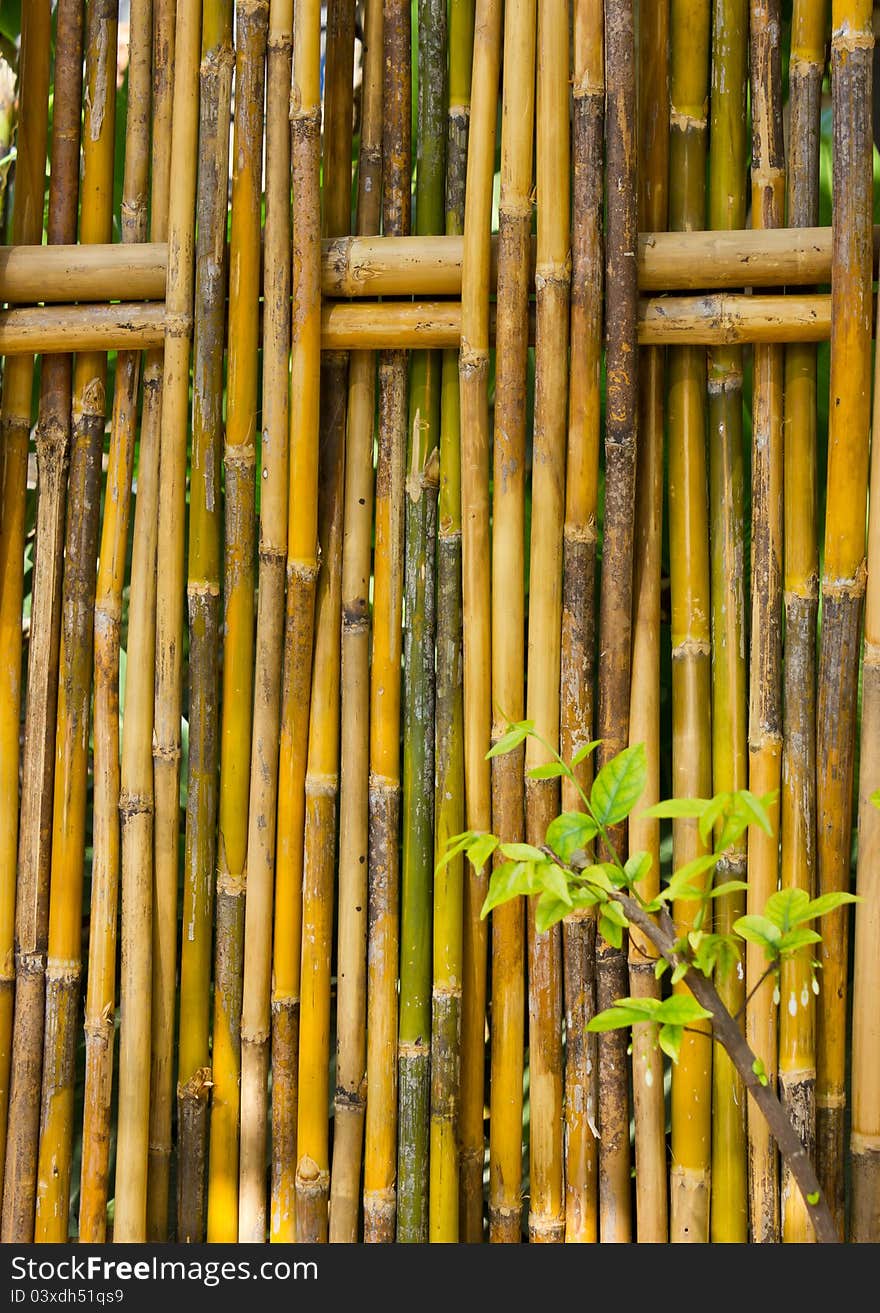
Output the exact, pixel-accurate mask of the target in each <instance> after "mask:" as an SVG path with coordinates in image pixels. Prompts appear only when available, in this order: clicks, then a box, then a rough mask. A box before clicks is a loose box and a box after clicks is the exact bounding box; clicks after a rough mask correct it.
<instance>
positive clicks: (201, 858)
mask: <svg viewBox="0 0 880 1313" xmlns="http://www.w3.org/2000/svg"><path fill="white" fill-rule="evenodd" d="M233 62H234V57H233V52H232V0H223V3H222V4H214V5H207V6H205V7H203V11H202V61H201V67H200V70H199V176H198V195H197V198H196V214H197V239H196V265H195V279H196V281H195V307H196V312H195V323H194V342H193V420H192V428H193V435H192V458H191V474H190V496H189V561H188V577H187V606H188V613H189V665H190V686H189V771H188V779H187V796H186V838H185V848H184V871H183V927H184V929H183V932H182V934H181V941H180V1029H179V1043H178V1075H177V1124H178V1163H177V1239H178V1240H179V1241H182V1242H191V1241H195V1242H197V1243H200V1242H202V1241H203V1240H204V1238H205V1204H206V1201H205V1165H206V1154H207V1136H208V1096H209V1091H210V1088H211V1083H210V1082H211V1057H210V1052H209V1040H208V1031H209V1024H210V1021H209V1017H210V990H211V932H212V921H213V917H212V910H213V903H214V898H213V893H214V872H215V867H216V860H217V844H216V823H217V765H218V755H219V754H218V735H217V719H218V710H219V695H220V680H219V655H220V642H221V640H220V561H221V550H222V548H221V536H222V524H221V516H222V512H221V506H220V436H221V433H222V428H223V337H224V328H225V326H226V274H227V269H226V234H227V219H228V213H227V212H228V193H229V109H230V102H231V95H232V68H233ZM286 101H287V97H286V96H285V105H286Z"/></svg>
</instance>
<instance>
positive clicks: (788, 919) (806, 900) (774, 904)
mask: <svg viewBox="0 0 880 1313" xmlns="http://www.w3.org/2000/svg"><path fill="white" fill-rule="evenodd" d="M809 906H810V895H809V894H808V893H807V891H806V889H780V890H778V891H777V892H776V893H775V894H771V895H770V897H769V898H768V899H767V901H766V903H765V904H764V915H765V916H767V917H769V918H770V920H771V921H772V922H773V924H774V925H777V926H779V929H780V930H782V931H786V930H789V929H790V928H791V927H792V926H794V925H797V924H798V922H799V921H800V920H801V919H802V917H803V913H804V912H805V911H806V909H807V908H808V907H809Z"/></svg>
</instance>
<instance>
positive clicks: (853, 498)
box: [816, 0, 873, 1235]
mask: <svg viewBox="0 0 880 1313" xmlns="http://www.w3.org/2000/svg"><path fill="white" fill-rule="evenodd" d="M871 16H872V6H871V5H870V4H869V3H867V0H851V2H850V3H846V0H834V2H833V3H832V8H831V23H832V41H831V94H832V124H833V136H834V142H833V144H834V152H833V183H834V210H833V214H832V220H833V225H832V239H833V251H832V278H831V288H832V290H831V401H830V406H829V427H828V472H827V484H826V486H827V499H826V515H825V552H824V561H823V569H822V633H821V636H820V647H819V683H818V704H817V710H816V716H817V727H816V742H817V744H819V745H821V758H820V760H819V763H818V779H817V795H816V806H817V833H818V840H819V841H818V847H817V857H818V882H819V892H820V893H823V894H824V893H829V892H833V891H835V890H840V889H847V888H848V887H849V883H850V846H851V820H852V772H853V753H854V748H855V727H856V710H857V701H858V698H857V692H858V642H859V626H860V621H861V609H862V597H863V595H864V590H865V566H864V557H865V500H866V491H867V478H868V435H869V421H870V409H869V408H870V395H871V379H870V355H871V299H870V290H871V264H870V252H871V247H870V235H869V227H870V223H871V195H872V183H871V122H870V119H871V116H870V113H869V107H870V104H871V78H872V64H871V51H872V46H873V35H872V30H871ZM848 928H849V918H848V914H847V908H846V907H843V908H840V909H838V910H837V911H836V912H832V913H831V915H830V916H829V917H828V918H827V919H826V920H825V921H824V924H823V927H822V944H821V946H820V947H819V961H820V962H821V964H822V971H821V975H820V988H821V993H820V995H819V1006H818V1026H817V1033H816V1146H817V1164H816V1165H817V1169H818V1176H819V1181H820V1183H821V1185H822V1188H823V1190H824V1191H825V1193H826V1195H827V1196H828V1203H829V1206H830V1207H831V1209H832V1212H833V1213H834V1214H835V1218H836V1220H837V1222H838V1225H839V1227H840V1229H841V1235H842V1234H843V1220H844V1219H843V1211H844V1210H843V1204H844V1176H843V1161H844V1139H843V1137H844V1109H845V1104H846V1083H845V1072H846V1012H847V993H848V988H847V965H848V960H847V944H848Z"/></svg>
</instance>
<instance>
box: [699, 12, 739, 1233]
mask: <svg viewBox="0 0 880 1313" xmlns="http://www.w3.org/2000/svg"><path fill="white" fill-rule="evenodd" d="M747 85H748V0H715V5H714V9H713V22H712V97H711V122H710V128H709V142H710V148H709V223H710V225H711V226H712V228H714V229H716V230H721V229H724V228H741V227H742V225H743V223H744V222H745V215H746V199H747V198H746V187H745V176H746V174H745V171H746V156H747V140H746V134H747V126H748V117H747V112H746V94H747ZM708 368H709V525H710V543H711V553H712V573H711V591H712V788H713V790H714V791H715V792H716V793H721V792H729V791H731V790H735V789H743V788H745V786H746V780H747V761H748V743H747V733H748V732H747V724H746V699H747V683H746V660H745V654H746V650H747V644H746V611H745V596H746V580H745V486H744V481H743V480H744V475H743V431H742V413H743V405H742V383H743V362H742V352H741V351H740V350H739V349H738V348H735V347H733V348H724V347H722V348H715V349H714V350H712V351H710V352H709V362H708ZM717 871H718V875H717V877H716V878H717V880H718V881H719V882H720V881H723V880H745V878H746V844H745V841H744V840H741V841H740V843H739V844H738V845H737V846H736V847H735V848H733V849H732V850H731V851H730V852H729V853H727V854H726V855H725V856H724V857H723V858H722V859H721V861H720V862H719V863H718V867H717ZM744 911H745V900H744V898H743V897H742V895H741V894H738V893H736V892H733V893H731V894H727V895H725V896H724V897H722V898H718V899H716V900H715V913H714V914H715V924H716V927H717V929H718V932H719V933H722V934H729V933H730V931H731V928H732V926H733V923H734V921H735V920H736V919H737V918H738V917H739V916H741V915H742V913H743V912H744ZM716 988H717V989H718V991H719V993H720V994H721V996H722V998H723V999H724V1002H725V1004H726V1006H727V1008H728V1010H729V1011H730V1013H731V1015H733V1016H736V1017H740V1016H741V1012H742V1006H743V1001H744V998H745V988H744V977H743V973H742V971H741V970H736V969H734V970H732V971H731V972H730V973H729V974H728V975H727V977H725V978H723V979H721V978H719V979H718V980H717V981H716ZM745 1109H746V1093H745V1090H744V1089H743V1087H742V1082H741V1080H740V1079H739V1077H738V1076H737V1075H736V1072H735V1069H734V1068H733V1065H732V1064H731V1062H730V1059H729V1057H728V1055H727V1053H726V1051H725V1050H724V1048H723V1047H722V1046H721V1045H720V1044H716V1045H715V1048H714V1050H713V1054H712V1199H711V1209H710V1214H711V1216H710V1225H711V1232H710V1234H711V1238H712V1240H714V1241H718V1242H726V1243H729V1244H739V1243H742V1242H743V1241H745V1240H746V1239H747V1233H748V1198H747V1191H746V1122H745V1117H746V1112H745Z"/></svg>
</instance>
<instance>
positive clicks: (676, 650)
mask: <svg viewBox="0 0 880 1313" xmlns="http://www.w3.org/2000/svg"><path fill="white" fill-rule="evenodd" d="M711 655H712V644H711V642H710V641H709V639H707V638H682V639H681V640H680V642H678V643H673V645H672V659H673V661H675V660H676V658H677V659H678V660H683V659H684V658H685V657H689V656H690V657H697V656H711Z"/></svg>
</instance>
